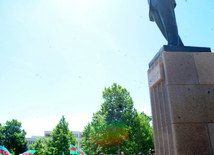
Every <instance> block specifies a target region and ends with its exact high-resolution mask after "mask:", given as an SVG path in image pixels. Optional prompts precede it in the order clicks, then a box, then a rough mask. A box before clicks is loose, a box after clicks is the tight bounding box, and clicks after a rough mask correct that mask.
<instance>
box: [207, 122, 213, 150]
mask: <svg viewBox="0 0 214 155" xmlns="http://www.w3.org/2000/svg"><path fill="white" fill-rule="evenodd" d="M208 133H209V138H210V144H211V151H212V153H213V154H214V123H208Z"/></svg>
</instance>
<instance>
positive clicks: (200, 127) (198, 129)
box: [173, 123, 212, 155]
mask: <svg viewBox="0 0 214 155" xmlns="http://www.w3.org/2000/svg"><path fill="white" fill-rule="evenodd" d="M173 129H174V132H173V136H174V140H175V145H176V147H175V155H211V154H212V153H211V149H210V143H209V137H208V133H207V125H206V124H205V123H201V124H173Z"/></svg>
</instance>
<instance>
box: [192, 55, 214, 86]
mask: <svg viewBox="0 0 214 155" xmlns="http://www.w3.org/2000/svg"><path fill="white" fill-rule="evenodd" d="M193 55H194V59H195V66H196V70H197V74H198V80H199V83H200V84H214V53H194V54H193Z"/></svg>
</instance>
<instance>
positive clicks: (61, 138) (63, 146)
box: [30, 116, 77, 155]
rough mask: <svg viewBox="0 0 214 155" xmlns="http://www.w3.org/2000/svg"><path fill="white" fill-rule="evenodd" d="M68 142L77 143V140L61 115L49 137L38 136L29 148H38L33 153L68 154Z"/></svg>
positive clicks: (39, 154) (43, 154)
mask: <svg viewBox="0 0 214 155" xmlns="http://www.w3.org/2000/svg"><path fill="white" fill-rule="evenodd" d="M70 144H72V145H77V140H76V138H75V137H74V134H73V133H72V131H70V130H69V127H68V123H67V122H66V121H65V117H64V116H62V118H61V119H60V121H59V123H58V124H57V125H56V127H55V128H54V129H53V131H52V133H51V138H48V139H43V138H39V139H37V140H36V143H35V144H33V145H31V146H30V149H31V150H38V151H37V152H36V153H35V155H59V154H62V153H63V152H64V153H65V154H70V152H69V148H70Z"/></svg>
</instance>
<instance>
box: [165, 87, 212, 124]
mask: <svg viewBox="0 0 214 155" xmlns="http://www.w3.org/2000/svg"><path fill="white" fill-rule="evenodd" d="M168 92H169V103H170V106H171V113H172V123H189V122H198V123H200V122H214V112H213V111H214V85H169V86H168Z"/></svg>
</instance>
